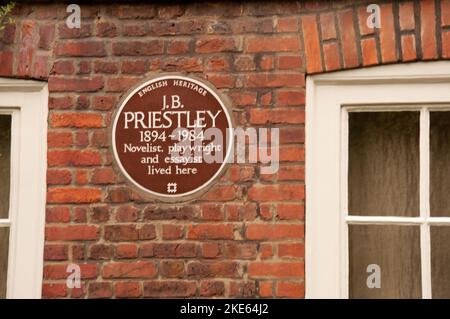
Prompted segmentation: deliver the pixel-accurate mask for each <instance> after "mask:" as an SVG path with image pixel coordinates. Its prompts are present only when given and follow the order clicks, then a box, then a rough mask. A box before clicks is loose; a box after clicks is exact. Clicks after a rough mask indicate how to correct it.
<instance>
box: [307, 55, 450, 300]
mask: <svg viewBox="0 0 450 319" xmlns="http://www.w3.org/2000/svg"><path fill="white" fill-rule="evenodd" d="M443 70H450V63H449V62H435V63H417V64H410V65H395V66H382V67H376V68H370V69H362V70H355V71H345V72H337V73H334V74H326V75H318V76H313V77H311V78H309V79H308V83H307V97H308V101H307V110H306V115H307V119H306V126H307V128H306V133H307V141H306V142H307V145H306V149H307V152H306V155H307V157H306V201H307V202H306V208H307V211H306V214H307V215H306V294H307V297H312V298H347V297H350V298H432V297H433V298H450V268H449V267H448V265H449V263H450V246H449V245H448V243H449V242H450V199H449V196H448V195H447V194H449V193H450V182H449V180H450V179H449V177H450V90H449V85H450V72H449V73H448V74H445V73H443ZM374 267H375V268H374ZM372 275H376V276H378V277H379V279H380V280H379V283H380V285H379V286H374V285H371V284H370V282H371V279H373V278H374V277H373V276H372Z"/></svg>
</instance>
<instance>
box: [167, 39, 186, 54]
mask: <svg viewBox="0 0 450 319" xmlns="http://www.w3.org/2000/svg"><path fill="white" fill-rule="evenodd" d="M189 43H190V41H189V40H173V41H170V42H169V43H168V45H167V53H168V54H185V53H188V52H189V51H190V48H189Z"/></svg>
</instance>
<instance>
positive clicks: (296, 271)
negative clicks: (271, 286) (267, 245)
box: [248, 262, 304, 278]
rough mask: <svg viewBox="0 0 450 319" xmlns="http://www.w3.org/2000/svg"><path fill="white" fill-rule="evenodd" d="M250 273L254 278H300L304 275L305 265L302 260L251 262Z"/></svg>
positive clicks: (249, 265)
mask: <svg viewBox="0 0 450 319" xmlns="http://www.w3.org/2000/svg"><path fill="white" fill-rule="evenodd" d="M248 275H249V276H250V277H254V278H263V277H274V278H289V277H293V278H298V277H303V276H304V265H303V263H302V262H251V263H249V264H248Z"/></svg>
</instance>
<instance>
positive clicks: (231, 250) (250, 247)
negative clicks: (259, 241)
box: [223, 243, 257, 259]
mask: <svg viewBox="0 0 450 319" xmlns="http://www.w3.org/2000/svg"><path fill="white" fill-rule="evenodd" d="M256 251H257V246H256V244H253V243H242V244H241V243H226V244H224V247H223V255H224V256H225V257H226V258H227V259H254V258H255V257H256Z"/></svg>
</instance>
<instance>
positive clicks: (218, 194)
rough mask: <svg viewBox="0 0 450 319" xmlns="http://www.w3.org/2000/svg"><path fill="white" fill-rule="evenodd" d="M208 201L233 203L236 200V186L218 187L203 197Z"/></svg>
mask: <svg viewBox="0 0 450 319" xmlns="http://www.w3.org/2000/svg"><path fill="white" fill-rule="evenodd" d="M202 198H203V199H204V200H207V201H231V200H233V199H235V198H236V189H235V187H234V185H218V186H215V187H213V188H212V189H211V190H210V191H208V192H207V193H206V194H205V195H204V196H203V197H202Z"/></svg>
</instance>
